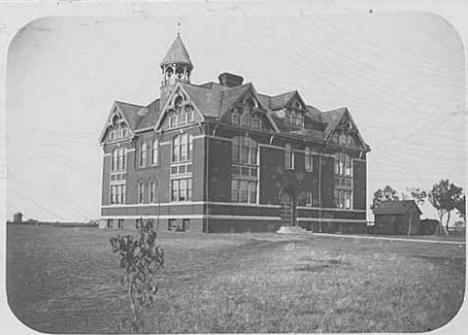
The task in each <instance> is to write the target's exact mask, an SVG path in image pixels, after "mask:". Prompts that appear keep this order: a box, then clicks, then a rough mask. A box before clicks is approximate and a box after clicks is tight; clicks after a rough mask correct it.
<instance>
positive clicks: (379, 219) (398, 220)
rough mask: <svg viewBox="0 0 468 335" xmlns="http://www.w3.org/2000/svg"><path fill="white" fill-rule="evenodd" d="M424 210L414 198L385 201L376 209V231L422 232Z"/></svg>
mask: <svg viewBox="0 0 468 335" xmlns="http://www.w3.org/2000/svg"><path fill="white" fill-rule="evenodd" d="M421 214H422V212H421V210H420V209H419V207H418V205H417V204H416V202H415V201H414V200H401V201H383V202H381V203H380V205H379V206H378V207H376V208H375V210H374V216H375V233H376V234H389V235H408V231H409V230H410V226H411V232H410V234H411V235H417V234H420V230H421V224H420V216H421Z"/></svg>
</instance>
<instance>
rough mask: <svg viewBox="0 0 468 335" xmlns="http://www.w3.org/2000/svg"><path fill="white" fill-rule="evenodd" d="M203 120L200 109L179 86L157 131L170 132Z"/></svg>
mask: <svg viewBox="0 0 468 335" xmlns="http://www.w3.org/2000/svg"><path fill="white" fill-rule="evenodd" d="M202 120H203V117H202V115H201V113H200V109H199V108H198V107H197V106H196V105H195V103H194V102H193V99H192V98H191V96H190V95H189V93H188V92H187V90H185V89H184V88H183V87H182V85H180V84H178V85H177V86H176V87H175V88H174V91H173V92H172V93H171V94H170V95H169V97H168V99H167V101H166V104H165V106H163V107H162V111H161V115H160V117H159V120H158V121H157V123H156V126H155V130H160V129H164V130H169V129H174V128H178V127H183V126H186V125H190V124H194V123H198V122H200V121H202Z"/></svg>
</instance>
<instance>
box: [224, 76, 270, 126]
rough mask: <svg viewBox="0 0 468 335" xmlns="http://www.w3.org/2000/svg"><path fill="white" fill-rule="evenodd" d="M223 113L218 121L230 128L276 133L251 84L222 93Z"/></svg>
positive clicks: (264, 107)
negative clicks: (223, 101) (228, 125)
mask: <svg viewBox="0 0 468 335" xmlns="http://www.w3.org/2000/svg"><path fill="white" fill-rule="evenodd" d="M223 97H224V100H225V101H227V103H225V104H224V112H223V113H222V114H221V117H220V120H221V121H222V122H226V123H228V124H230V125H231V126H232V127H239V128H243V129H253V130H273V131H277V129H276V126H275V124H274V122H273V120H272V119H271V118H270V116H269V115H268V113H267V106H265V105H264V104H263V102H262V101H261V99H260V97H259V95H258V93H257V92H256V90H255V88H254V87H253V85H252V84H246V85H243V86H239V87H237V88H234V89H230V90H226V91H224V92H223Z"/></svg>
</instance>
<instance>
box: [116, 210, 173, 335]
mask: <svg viewBox="0 0 468 335" xmlns="http://www.w3.org/2000/svg"><path fill="white" fill-rule="evenodd" d="M136 228H137V234H138V235H137V236H136V237H134V236H132V235H126V236H122V235H119V236H117V237H113V238H111V239H110V243H111V245H112V251H113V252H114V253H116V252H118V253H119V255H120V268H122V269H124V271H125V272H124V275H123V276H122V279H121V283H122V285H124V286H125V288H126V290H127V294H128V298H129V300H130V308H131V311H132V317H131V320H129V319H122V320H121V324H120V328H121V329H120V330H121V331H125V330H126V329H128V330H129V331H130V333H132V334H133V333H137V332H140V331H142V330H143V326H144V323H143V320H142V318H141V313H142V310H143V308H144V307H146V308H150V307H152V306H153V305H154V302H155V296H156V293H157V291H158V286H157V285H156V284H155V283H154V274H155V273H156V272H157V271H158V270H159V269H161V268H162V267H164V251H163V250H162V249H161V248H160V247H158V246H157V245H156V232H155V231H154V230H153V222H152V220H148V221H146V222H143V220H142V219H140V220H139V221H138V222H137V226H136Z"/></svg>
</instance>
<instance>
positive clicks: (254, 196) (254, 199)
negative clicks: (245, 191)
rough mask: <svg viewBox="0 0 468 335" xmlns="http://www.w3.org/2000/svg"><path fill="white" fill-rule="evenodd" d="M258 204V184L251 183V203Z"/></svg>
mask: <svg viewBox="0 0 468 335" xmlns="http://www.w3.org/2000/svg"><path fill="white" fill-rule="evenodd" d="M256 202H257V182H254V181H251V182H249V203H251V204H255V203H256Z"/></svg>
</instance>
